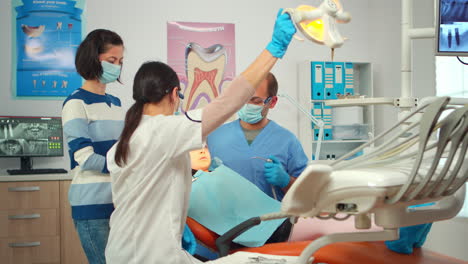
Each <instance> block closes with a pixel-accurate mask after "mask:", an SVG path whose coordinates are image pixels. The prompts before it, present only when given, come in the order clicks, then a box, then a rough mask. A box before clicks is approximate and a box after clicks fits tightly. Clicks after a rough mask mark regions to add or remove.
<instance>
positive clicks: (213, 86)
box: [167, 22, 235, 112]
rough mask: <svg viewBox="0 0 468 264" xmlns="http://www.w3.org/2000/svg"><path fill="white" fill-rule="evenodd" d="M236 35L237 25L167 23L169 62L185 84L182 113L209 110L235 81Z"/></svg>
mask: <svg viewBox="0 0 468 264" xmlns="http://www.w3.org/2000/svg"><path fill="white" fill-rule="evenodd" d="M234 34H235V32H234V24H226V23H190V22H168V23H167V49H168V51H167V54H168V55H167V56H168V59H167V61H168V64H169V65H170V66H171V67H172V68H173V69H174V70H175V71H176V72H177V74H178V76H179V79H180V82H181V89H182V93H183V94H184V96H185V99H184V100H182V103H181V104H182V105H181V108H182V109H181V110H182V112H185V111H188V110H192V109H196V108H200V107H203V106H205V105H206V104H208V103H209V102H211V100H213V99H214V98H216V97H217V96H218V95H219V94H220V93H221V91H222V90H223V88H225V87H227V86H228V85H229V83H230V82H231V81H232V80H233V78H234V77H235V37H234Z"/></svg>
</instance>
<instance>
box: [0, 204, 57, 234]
mask: <svg viewBox="0 0 468 264" xmlns="http://www.w3.org/2000/svg"><path fill="white" fill-rule="evenodd" d="M59 230H60V226H59V212H58V209H22V210H8V211H0V237H9V238H12V237H30V236H57V235H59Z"/></svg>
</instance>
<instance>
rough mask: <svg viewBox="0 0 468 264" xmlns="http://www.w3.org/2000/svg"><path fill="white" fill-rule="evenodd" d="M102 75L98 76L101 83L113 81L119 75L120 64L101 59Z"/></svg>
mask: <svg viewBox="0 0 468 264" xmlns="http://www.w3.org/2000/svg"><path fill="white" fill-rule="evenodd" d="M101 66H102V75H101V77H99V81H100V82H101V83H103V84H107V83H111V82H115V81H116V80H117V79H118V78H119V76H120V69H121V68H122V66H120V65H115V64H113V63H109V62H107V61H101Z"/></svg>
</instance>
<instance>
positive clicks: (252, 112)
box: [237, 104, 263, 124]
mask: <svg viewBox="0 0 468 264" xmlns="http://www.w3.org/2000/svg"><path fill="white" fill-rule="evenodd" d="M262 110H263V106H261V105H254V104H245V105H244V106H243V107H242V108H241V109H240V110H239V112H237V115H239V118H240V120H242V121H244V122H246V123H249V124H256V123H258V122H260V120H262V119H263V116H262Z"/></svg>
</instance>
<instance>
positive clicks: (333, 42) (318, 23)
mask: <svg viewBox="0 0 468 264" xmlns="http://www.w3.org/2000/svg"><path fill="white" fill-rule="evenodd" d="M284 12H285V13H288V14H289V15H290V16H291V18H292V20H293V21H294V23H295V25H296V27H297V28H298V29H299V31H300V32H301V33H302V35H303V36H304V37H306V38H307V39H309V40H312V41H313V42H315V43H318V44H321V45H325V46H327V47H329V48H331V49H332V52H333V50H334V49H335V48H339V47H341V46H342V45H343V43H344V41H345V38H343V37H342V36H341V34H340V32H339V31H338V27H337V25H336V22H338V23H348V22H349V21H351V15H350V14H349V13H348V12H345V11H343V7H342V5H341V3H340V1H339V0H324V1H323V2H322V4H320V6H319V7H313V6H308V5H301V6H298V7H297V8H286V9H285V10H284ZM296 38H297V37H296Z"/></svg>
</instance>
